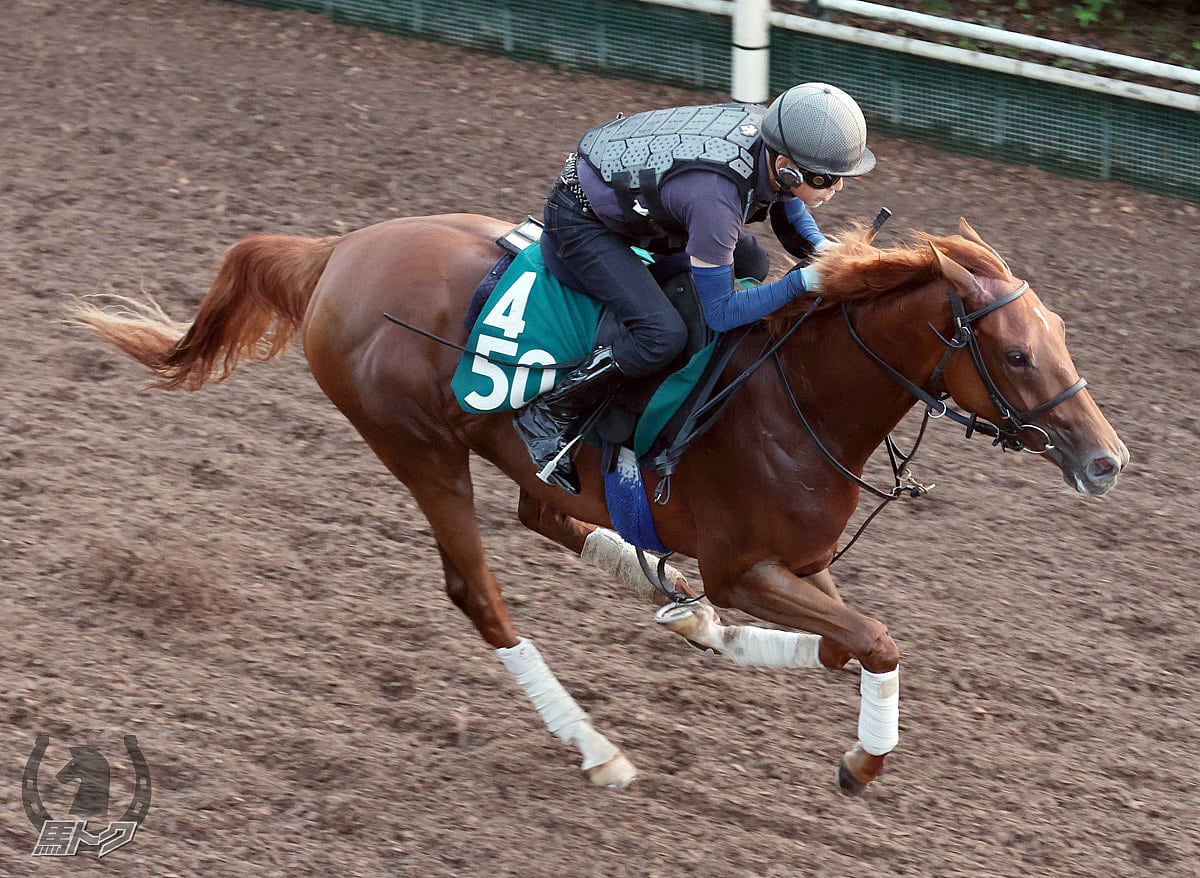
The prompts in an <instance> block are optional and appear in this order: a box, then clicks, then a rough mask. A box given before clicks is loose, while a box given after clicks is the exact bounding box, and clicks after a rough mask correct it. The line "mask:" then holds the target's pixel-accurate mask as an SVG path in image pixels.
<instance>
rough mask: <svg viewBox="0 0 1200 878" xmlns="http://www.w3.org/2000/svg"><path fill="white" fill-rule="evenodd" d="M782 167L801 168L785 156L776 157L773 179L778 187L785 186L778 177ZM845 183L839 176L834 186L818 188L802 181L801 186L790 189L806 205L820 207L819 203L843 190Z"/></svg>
mask: <svg viewBox="0 0 1200 878" xmlns="http://www.w3.org/2000/svg"><path fill="white" fill-rule="evenodd" d="M781 168H793V169H795V170H797V171H798V170H799V169H798V168H796V165H795V164H794V163H792V162H791V161H789V160H788V159H786V158H784V157H783V156H779V157H778V158H776V159H775V171H776V178H775V180H774V181H772V182H773V185H774V186H775V187H776V188H784V187H783V184H782V182H781V181H780V180H779V177H778V172H779V170H780V169H781ZM843 185H844V180H843V178H841V177H839V178H837V182H835V183H834V184H833V185H832V186H826V187H823V188H821V189H818V188H816V187H815V186H810V185H809V184H808V183H801V184H800V185H799V186H793V187H791V189H789V190H788V191H789V192H790V193H791V194H792V195H793V196H795V197H796V198H799V199H800V200H801V201H803V202H804V204H805V206H806V207H809V208H812V207H818V206H819V205H822V204H824V203H825V202H826V201H828V200H829V199H831V198H833V196H834V195H836V194H837V193H838V192H841V191H842V186H843Z"/></svg>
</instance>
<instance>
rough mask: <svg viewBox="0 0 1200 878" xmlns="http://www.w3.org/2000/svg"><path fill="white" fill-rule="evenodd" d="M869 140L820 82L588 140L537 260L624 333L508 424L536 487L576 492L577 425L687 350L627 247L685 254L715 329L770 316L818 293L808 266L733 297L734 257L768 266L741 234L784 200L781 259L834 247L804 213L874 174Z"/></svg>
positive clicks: (563, 181) (641, 118)
mask: <svg viewBox="0 0 1200 878" xmlns="http://www.w3.org/2000/svg"><path fill="white" fill-rule="evenodd" d="M866 141H867V127H866V122H865V121H864V120H863V114H862V111H861V110H860V109H859V107H858V104H857V103H855V101H854V99H853V98H851V97H850V96H849V95H848V94H846V93H845V92H844V91H842V90H841V89H839V88H836V87H834V86H832V85H827V84H825V83H820V82H809V83H804V84H803V85H797V86H793V87H792V88H790V89H788V90H787V91H785V92H784V93H783V94H781V95H780V96H779V97H778V98H776V99H775V101H774V102H773V103H772V104H771V105H770V107H768V108H766V109H764V108H763V107H761V106H756V105H751V104H736V103H731V104H715V105H710V106H702V107H678V108H673V109H665V110H651V111H648V112H645V113H637V114H635V115H633V116H628V117H621V116H618V117H617V118H616V119H615V120H613V121H611V122H607V123H605V124H603V125H600V126H597V127H596V128H593V129H591V130H590V131H588V132H587V133H586V134H584V135H583V138H582V139H581V140H580V142H579V147H578V151H577V153H572V154H571V155H570V156H569V157H568V159H567V164H566V167H565V168H564V169H563V173H562V175H561V176H560V177H559V178H558V179H557V180H556V181H555V183H554V186H553V187H552V188H551V189H550V193H549V195H547V197H546V208H545V231H544V232H543V234H542V238H541V249H542V255H543V257H544V259H545V262H546V265H547V267H548V268H549V269H550V271H551V272H552V273H553V274H554V275H555V277H557V278H558V279H559V280H560V281H562V282H563V283H564V284H565V285H567V286H568V287H571V288H573V289H576V290H579V291H581V292H585V293H587V294H588V295H590V296H592V297H593V298H596V299H598V300H600V301H601V302H603V303H604V304H605V305H606V306H607V307H608V308H610V309H611V310H612V311H614V312H615V313H616V315H617V317H618V318H620V323H621V331H620V334H619V335H618V337H617V339H616V340H615V341H614V342H613V344H612V346H611V347H603V348H599V349H597V350H596V351H594V352H593V353H592V354H591V355H590V356H589V357H588V359H587V360H586V361H585V362H584V363H583V364H582V365H580V366H579V367H577V368H576V369H575V370H573V371H572V372H570V373H569V374H567V375H566V376H564V378H563V379H562V380H561V381H560V382H559V383H558V384H557V385H556V386H555V387H554V388H552V389H551V390H548V391H546V392H545V393H542V394H540V395H538V396H537V397H535V398H534V399H533V401H532V402H530V403H529V405H527V406H526V407H525V408H523V409H521V411H520V412H518V414H517V417H516V419H515V421H514V426H515V427H516V430H517V433H518V435H520V437H521V438H522V439H523V440H524V441H525V444H526V445H527V446H528V448H529V454H530V457H532V459H533V462H534V464H535V465H536V466H537V468H538V470H539V472H538V476H539V478H541V479H542V480H543V481H546V482H549V483H550V484H554V485H558V486H559V487H561V488H562V489H563V490H565V491H567V492H568V493H571V494H578V493H579V477H578V475H577V474H576V473H575V468H574V465H573V464H572V463H571V460H570V457H569V454H568V453H567V451H569V449H570V447H571V446H572V445H573V444H574V441H573V440H574V439H576V438H577V434H576V430H577V428H578V422H579V421H580V420H581V419H582V418H583V417H585V416H586V415H588V414H589V413H591V412H592V411H594V410H595V409H596V408H597V407H598V406H599V405H600V404H601V403H603V402H604V401H605V400H607V399H608V398H609V397H610V396H611V395H612V393H613V392H614V391H615V390H616V388H617V387H618V386H619V385H620V384H621V382H622V381H624V380H625V379H629V378H639V377H643V376H647V375H651V374H654V373H656V372H659V371H661V370H662V369H664V368H666V366H667V365H668V364H669V363H670V362H671V361H672V360H673V359H674V358H675V357H676V356H678V355H679V353H680V352H681V351H682V350H683V347H684V345H685V344H686V343H687V329H686V327H685V325H684V323H683V319H682V318H681V317H680V316H679V314H678V313H677V312H676V311H675V309H674V308H673V307H672V306H671V304H670V303H669V302H668V300H667V297H666V295H665V294H664V293H663V291H662V289H661V288H660V287H659V285H658V283H657V282H656V281H655V279H654V277H653V276H652V275H651V273H650V271H649V269H648V268H647V267H646V265H645V264H644V263H643V262H642V260H641V259H640V258H639V257H638V256H637V254H635V253H634V252H633V251H632V250H631V249H630V247H631V246H632V245H639V246H641V247H642V248H644V249H646V250H648V251H650V252H651V253H653V254H655V255H656V256H657V255H659V254H673V253H679V252H680V251H682V252H683V253H686V256H687V257H688V262H686V263H684V264H685V265H686V264H690V267H691V273H692V278H693V281H694V283H695V287H696V292H697V294H698V297H699V300H700V303H701V307H702V308H703V311H704V317H705V320H706V321H707V322H708V324H709V326H710V327H711V328H712V329H713V330H714V331H717V332H723V331H726V330H729V329H733V328H734V327H736V326H742V325H743V324H746V323H750V322H752V321H755V320H758V319H759V318H761V317H765V316H766V315H767V314H770V313H771V312H772V311H774V310H776V309H777V308H779V307H780V306H781V305H784V304H785V303H787V302H788V301H790V300H791V299H793V298H795V297H797V296H800V295H803V294H804V293H805V292H809V291H813V290H814V289H815V288H816V284H817V275H816V273H815V272H814V271H813V270H812V269H811V268H808V267H803V268H801V269H799V270H797V271H793V272H791V273H789V274H787V275H785V276H784V277H783V278H781V279H780V280H777V281H775V282H774V283H770V284H763V285H761V286H758V287H753V288H751V289H746V290H735V289H734V285H733V281H734V275H733V264H734V251H735V249H737V250H738V251H739V252H738V258H739V262H740V261H741V258H742V254H743V253H746V252H749V253H752V254H755V251H756V250H757V253H756V254H755V255H757V256H758V257H759V259H760V260H761V258H762V257H763V256H765V254H763V253H762V251H761V249H760V248H757V244H756V243H755V242H754V239H753V237H752V236H750V235H747V234H745V233H744V231H743V226H744V225H745V224H747V223H752V222H759V221H761V220H763V219H764V218H765V217H766V215H767V213H768V208H771V207H772V205H774V204H775V203H776V202H780V204H779V207H780V208H782V209H783V211H784V212H785V213H786V221H784V222H783V223H781V224H776V223H774V222H773V224H774V225H776V229H777V233H780V239H781V242H782V243H783V244H784V245H785V247H787V249H788V250H789V252H791V253H792V254H793V255H795V256H798V257H806V256H809V255H811V253H812V252H813V250H814V249H816V250H820V249H824V248H827V247H830V246H833V242H831V241H830V240H829V239H827V238H826V237H825V236H824V235H822V234H821V230H820V229H819V228H818V226H817V223H816V221H815V220H814V219H813V216H812V214H811V213H810V210H811V209H812V208H815V207H817V206H818V205H821V204H824V203H825V202H826V201H829V200H830V199H831V198H833V196H834V195H835V194H836V193H837V192H840V191H841V189H842V178H843V177H857V176H861V175H862V174H866V173H867V172H869V171H870V170H871V169H872V168H873V167H875V156H874V154H873V153H872V152H871V151H870V150H869V149H867V145H866ZM776 219H777V211H774V210H772V220H773V221H774V220H776ZM781 227H782V228H781ZM681 270H682V266H681ZM762 274H763V275H764V276H765V271H763V272H762Z"/></svg>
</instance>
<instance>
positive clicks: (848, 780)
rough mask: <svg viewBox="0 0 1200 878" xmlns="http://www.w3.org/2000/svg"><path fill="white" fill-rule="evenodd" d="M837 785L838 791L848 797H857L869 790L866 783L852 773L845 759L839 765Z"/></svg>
mask: <svg viewBox="0 0 1200 878" xmlns="http://www.w3.org/2000/svg"><path fill="white" fill-rule="evenodd" d="M837 784H838V789H839V790H841V791H842V792H843V793H845V794H846V795H847V796H857V795H858V794H859V793H861V792H862V791H863V790H865V789H866V788H867V785H866V784H865V783H863V782H862V781H861V780H859V779H858V778H857V777H855V776H854V775H853V774H851V773H850V769H849V767H847V765H846V760H845V759H843V760H842V761H841V762H839V763H838V770H837Z"/></svg>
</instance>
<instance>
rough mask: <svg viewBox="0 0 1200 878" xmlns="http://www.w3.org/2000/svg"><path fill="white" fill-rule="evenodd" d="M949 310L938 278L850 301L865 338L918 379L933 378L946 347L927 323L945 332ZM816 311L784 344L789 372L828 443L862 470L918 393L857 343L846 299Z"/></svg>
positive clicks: (803, 407)
mask: <svg viewBox="0 0 1200 878" xmlns="http://www.w3.org/2000/svg"><path fill="white" fill-rule="evenodd" d="M944 286H945V284H944V283H942V284H941V287H944ZM945 311H946V307H945V297H944V295H943V294H942V290H941V289H939V287H938V286H937V285H935V284H928V285H925V286H923V287H921V288H919V289H917V290H914V291H912V292H910V293H905V294H899V295H896V296H887V297H885V298H884V299H882V300H879V301H875V302H863V303H860V304H852V305H851V306H850V313H851V315H852V320H853V322H854V326H855V329H856V330H857V332H858V334H859V336H860V337H861V338H862V340H863V341H864V343H865V344H866V345H867V346H868V347H869V348H870V349H871V350H872V351H874V352H875V353H876V354H877V355H878V356H879V357H880V358H881V359H882V360H883V361H884V362H886V363H888V364H889V365H891V366H892V367H893V368H894V369H896V370H897V371H899V372H900V373H901V374H902V375H904V376H905V377H907V378H908V379H909V380H910V381H912V382H913V383H915V384H918V385H924V384H925V382H926V381H927V380H928V379H929V377H930V375H931V374H932V372H933V370H934V369H935V368H936V366H937V363H938V360H939V359H940V357H941V354H942V352H943V351H944V350H945V348H944V346H943V345H942V343H941V342H940V341H938V339H937V336H936V335H934V333H933V331H932V330H930V328H929V326H928V325H927V324H928V323H932V324H933V325H934V326H937V327H938V331H939V332H940V331H944V329H943V327H942V326H941V324H942V323H943V322H944V321H945V315H944V312H945ZM816 316H819V319H815V320H814V322H813V325H812V326H811V327H802V329H801V330H800V332H798V333H797V337H796V338H795V339H794V340H791V341H789V343H787V344H785V345H784V347H783V349H782V352H783V354H784V366H785V371H786V373H787V375H788V381H789V383H790V384H791V387H792V391H793V393H794V394H795V396H796V401H797V402H798V403H799V405H800V407H801V411H803V412H804V414H805V415H806V417H807V418H808V421H809V423H810V424H812V425H813V426H814V429H815V430H816V431H817V434H818V436H819V437H820V438H821V440H822V442H824V443H825V445H826V447H827V448H828V449H829V450H830V451H831V452H832V453H833V454H835V455H836V456H837V457H838V459H839V460H840V461H841V462H842V463H843V464H844V465H845V466H847V467H848V468H850V469H851V470H853V471H855V472H858V473H861V472H862V469H863V467H864V466H865V465H866V462H867V459H868V458H869V457H870V456H871V453H872V452H873V451H874V450H875V449H876V448H878V447H879V445H880V443H882V442H883V440H884V438H885V437H886V436H887V435H888V433H890V432H891V431H892V430H893V429H894V428H895V426H896V425H897V424H898V423H899V422H900V420H901V419H902V418H903V417H904V415H905V414H906V413H907V412H908V411H909V409H911V408H912V407H913V405H914V403H915V402H916V400H915V398H914V397H913V396H912V395H911V394H910V393H908V392H907V391H906V390H905V389H904V388H903V387H901V386H900V385H899V384H898V383H897V382H896V381H894V380H893V379H892V378H891V377H890V376H889V375H887V374H886V373H885V372H884V371H883V369H882V368H880V366H879V365H878V364H877V363H875V362H873V361H872V360H871V359H870V358H869V357H868V355H867V354H866V353H865V352H864V351H863V350H862V349H861V348H860V347H859V346H858V345H857V344H856V343H855V342H854V339H853V338H852V337H851V336H850V332H849V330H848V329H847V327H846V323H845V320H844V319H843V317H842V311H841V307H840V306H836V305H835V306H833V307H832V308H831V309H829V310H828V311H825V312H823V313H821V314H820V315H816ZM806 330H807V331H806ZM776 380H778V378H776ZM784 404H785V405H787V406H788V407H789V408H790V403H787V402H785V403H784ZM797 429H802V428H801V427H800V426H799V425H797ZM806 444H807V443H806Z"/></svg>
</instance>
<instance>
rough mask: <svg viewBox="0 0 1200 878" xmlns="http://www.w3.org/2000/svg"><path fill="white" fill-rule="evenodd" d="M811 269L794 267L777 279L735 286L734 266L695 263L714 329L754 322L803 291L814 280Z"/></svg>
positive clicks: (702, 300) (699, 288)
mask: <svg viewBox="0 0 1200 878" xmlns="http://www.w3.org/2000/svg"><path fill="white" fill-rule="evenodd" d="M806 271H807V273H806ZM811 272H812V270H811V269H806V270H801V271H793V272H791V273H790V274H785V275H784V276H783V277H781V278H780V279H779V280H777V281H775V282H774V283H769V284H763V285H762V286H757V287H751V288H750V289H748V290H734V288H733V268H732V267H731V266H728V265H715V266H711V267H709V266H699V265H693V266H692V275H693V277H695V278H696V292H697V293H698V294H699V295H700V305H701V307H703V309H704V319H705V320H706V321H708V325H709V326H710V327H712V329H713V330H714V331H715V332H726V331H728V330H730V329H733V328H734V327H737V326H745V325H746V324H747V323H753V322H754V321H755V320H759V319H761V318H763V317H766V316H767V315H768V314H770V313H771V312H772V311H775V310H777V309H778V308H780V307H782V306H783V305H786V304H787V303H788V302H790V301H791V300H792V299H794V298H796V297H797V296H800V295H803V294H804V292H806V291H807V289H808V284H810V283H812V282H813V281H814V276H813V274H812V273H811Z"/></svg>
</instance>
